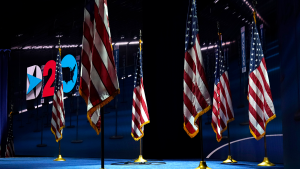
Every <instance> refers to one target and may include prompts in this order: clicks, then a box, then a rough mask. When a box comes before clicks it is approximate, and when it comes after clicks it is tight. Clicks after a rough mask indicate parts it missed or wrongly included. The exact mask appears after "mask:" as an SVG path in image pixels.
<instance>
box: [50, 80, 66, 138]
mask: <svg viewBox="0 0 300 169" xmlns="http://www.w3.org/2000/svg"><path fill="white" fill-rule="evenodd" d="M61 85H62V86H61V88H60V90H59V91H57V92H54V96H53V106H52V118H51V131H52V133H53V134H54V136H55V140H56V142H58V141H59V140H61V139H62V132H63V128H64V127H65V108H64V101H63V98H64V92H63V84H61Z"/></svg>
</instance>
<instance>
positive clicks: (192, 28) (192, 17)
mask: <svg viewBox="0 0 300 169" xmlns="http://www.w3.org/2000/svg"><path fill="white" fill-rule="evenodd" d="M191 4H192V7H191V8H190V6H191ZM188 9H189V11H188V15H187V22H186V35H185V52H186V51H188V50H189V49H191V48H192V47H193V46H194V44H195V40H196V38H197V34H198V31H199V27H198V18H197V5H196V0H191V1H190V5H189V8H188Z"/></svg>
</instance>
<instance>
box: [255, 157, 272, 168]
mask: <svg viewBox="0 0 300 169" xmlns="http://www.w3.org/2000/svg"><path fill="white" fill-rule="evenodd" d="M257 166H275V164H273V163H271V162H270V161H269V159H268V157H264V160H263V162H261V163H259V164H258V165H257Z"/></svg>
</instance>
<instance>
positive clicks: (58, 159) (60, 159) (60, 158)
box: [53, 155, 66, 161]
mask: <svg viewBox="0 0 300 169" xmlns="http://www.w3.org/2000/svg"><path fill="white" fill-rule="evenodd" d="M53 161H66V160H65V159H64V158H62V156H61V155H58V157H57V158H56V159H54V160H53Z"/></svg>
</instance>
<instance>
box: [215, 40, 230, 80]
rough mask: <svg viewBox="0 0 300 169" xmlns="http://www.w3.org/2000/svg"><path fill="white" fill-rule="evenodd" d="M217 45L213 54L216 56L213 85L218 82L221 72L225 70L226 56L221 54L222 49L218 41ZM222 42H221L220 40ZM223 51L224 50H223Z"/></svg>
mask: <svg viewBox="0 0 300 169" xmlns="http://www.w3.org/2000/svg"><path fill="white" fill-rule="evenodd" d="M217 44H218V46H217V48H216V50H215V56H216V66H215V72H214V74H215V85H217V84H218V83H219V82H220V77H221V76H222V74H223V73H225V71H226V70H227V58H228V57H224V55H223V56H222V52H221V51H222V49H221V47H220V43H218V42H217ZM221 44H222V42H221ZM224 53H225V52H224Z"/></svg>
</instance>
